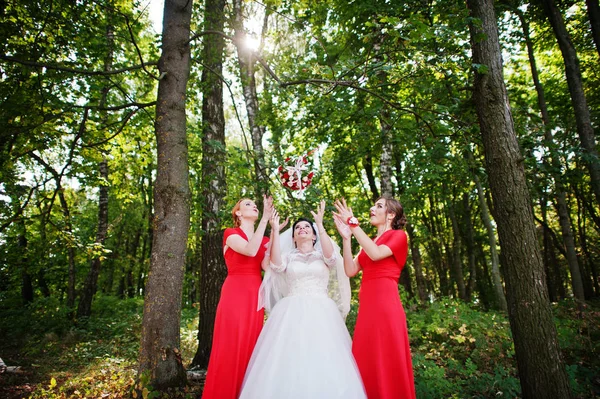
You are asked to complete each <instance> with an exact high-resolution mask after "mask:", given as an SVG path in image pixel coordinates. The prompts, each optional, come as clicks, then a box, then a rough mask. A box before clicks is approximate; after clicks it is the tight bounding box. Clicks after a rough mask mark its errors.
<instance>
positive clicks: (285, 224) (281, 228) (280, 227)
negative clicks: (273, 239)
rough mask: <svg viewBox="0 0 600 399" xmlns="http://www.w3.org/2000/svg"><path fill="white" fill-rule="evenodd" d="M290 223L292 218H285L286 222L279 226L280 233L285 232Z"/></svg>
mask: <svg viewBox="0 0 600 399" xmlns="http://www.w3.org/2000/svg"><path fill="white" fill-rule="evenodd" d="M289 221H290V217H289V216H288V217H286V218H285V220H284V221H283V223H281V224H280V225H279V231H281V230H283V228H284V227H285V226H287V224H288V222H289Z"/></svg>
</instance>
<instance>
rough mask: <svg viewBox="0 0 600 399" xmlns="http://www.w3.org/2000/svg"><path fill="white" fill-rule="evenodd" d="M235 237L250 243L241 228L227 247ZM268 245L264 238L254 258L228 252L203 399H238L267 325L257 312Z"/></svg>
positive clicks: (235, 230)
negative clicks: (261, 333)
mask: <svg viewBox="0 0 600 399" xmlns="http://www.w3.org/2000/svg"><path fill="white" fill-rule="evenodd" d="M232 234H238V235H240V236H241V237H242V238H244V239H245V240H247V239H248V238H247V237H246V234H245V233H244V231H243V230H242V229H240V228H239V227H238V228H229V229H226V230H225V233H224V235H223V246H225V242H226V241H227V237H229V236H230V235H232ZM268 241H269V239H268V238H267V237H264V238H263V241H262V244H261V246H260V248H259V250H258V253H257V254H256V256H254V257H249V256H245V255H242V254H240V253H238V252H235V251H234V250H233V249H231V248H228V249H227V251H226V252H225V263H226V264H227V278H226V279H225V282H224V283H223V288H221V299H220V300H219V305H218V306H217V315H216V318H215V330H214V334H213V342H212V350H211V353H210V360H209V362H208V370H207V374H206V383H205V384H204V392H203V393H202V398H203V399H213V398H214V399H237V397H238V396H239V394H240V390H241V386H242V382H243V380H244V374H245V373H246V367H247V366H248V362H249V361H250V356H252V351H253V350H254V345H255V344H256V340H257V339H258V336H259V335H260V331H261V329H262V326H263V321H264V309H261V310H260V311H257V310H256V308H257V304H258V289H259V287H260V283H261V277H260V272H261V266H260V265H261V262H262V260H263V258H264V256H265V250H266V248H265V246H266V244H267V242H268Z"/></svg>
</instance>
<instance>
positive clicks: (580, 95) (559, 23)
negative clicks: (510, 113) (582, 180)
mask: <svg viewBox="0 0 600 399" xmlns="http://www.w3.org/2000/svg"><path fill="white" fill-rule="evenodd" d="M542 6H543V7H544V11H545V13H546V15H547V17H548V19H549V20H550V24H551V25H552V29H553V30H554V35H555V36H556V39H557V41H558V46H559V47H560V51H561V52H562V55H563V59H564V62H565V76H566V78H567V85H568V86H569V93H570V94H571V102H572V104H573V111H574V112H575V121H576V122H577V133H579V140H580V142H581V147H582V149H583V152H584V156H583V157H582V158H583V159H582V161H583V162H584V164H585V165H586V167H587V169H588V170H589V173H590V181H591V185H592V190H593V192H594V195H595V196H596V205H598V204H600V159H599V158H598V151H597V149H596V139H595V137H594V128H593V126H592V119H591V115H590V109H589V107H588V104H587V100H586V98H585V92H584V90H583V81H582V78H581V70H580V69H579V58H578V57H577V52H576V51H575V47H574V46H573V43H572V41H571V37H570V36H569V32H568V31H567V27H566V26H565V22H564V20H563V17H562V14H561V13H560V10H559V9H558V7H557V6H556V4H555V3H554V0H542Z"/></svg>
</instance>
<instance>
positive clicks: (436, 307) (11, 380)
mask: <svg viewBox="0 0 600 399" xmlns="http://www.w3.org/2000/svg"><path fill="white" fill-rule="evenodd" d="M8 302H10V301H5V300H3V301H1V302H0V320H2V323H0V337H2V338H1V339H0V358H1V359H2V360H3V361H4V363H6V365H7V366H19V367H20V370H19V372H17V373H6V372H5V373H0V398H6V399H16V398H34V399H35V398H106V399H108V398H131V397H135V393H134V390H135V379H136V373H137V356H138V349H139V340H140V331H141V315H142V300H141V299H127V300H119V299H117V298H113V297H99V298H98V299H97V300H96V301H95V304H94V309H93V316H92V317H91V318H89V319H85V320H78V321H77V323H75V324H73V323H72V322H69V321H68V317H67V316H68V312H67V310H65V309H63V308H61V306H60V304H59V303H58V302H56V301H54V300H52V299H42V300H38V301H36V302H34V303H33V304H31V305H29V306H28V307H27V308H22V307H18V306H14V307H11V306H8V305H9V303H8ZM405 308H406V311H407V316H408V324H409V334H410V340H411V349H412V357H413V367H414V370H415V385H416V389H417V396H418V398H428V399H429V398H431V399H436V398H519V397H520V386H519V380H518V376H517V372H516V360H515V356H514V347H513V344H512V340H511V337H510V328H509V324H508V321H507V318H506V316H505V315H504V314H502V313H498V312H492V311H484V310H482V309H480V308H478V307H477V306H476V305H472V304H464V303H460V302H458V301H454V300H440V301H438V302H434V303H432V304H430V305H428V306H427V307H421V306H418V305H417V304H415V303H412V302H411V301H408V300H407V301H405ZM553 310H554V315H555V322H556V327H557V331H558V335H559V341H560V344H561V348H562V351H563V358H564V359H565V364H566V368H567V373H568V375H569V378H570V382H571V387H572V390H573V396H574V397H575V398H578V399H591V398H598V397H600V302H591V303H590V304H589V305H588V306H586V308H585V310H584V311H583V312H578V311H577V309H576V307H575V305H574V303H573V302H572V301H564V302H561V303H558V304H554V305H553ZM355 317H356V304H354V305H353V310H352V311H351V313H350V315H349V317H348V320H347V324H348V328H349V330H350V331H351V332H352V330H353V326H354V322H355ZM197 322H198V319H197V309H195V308H193V307H191V308H186V309H184V310H183V314H182V321H181V349H182V357H183V359H188V362H189V360H191V359H192V358H193V356H194V353H195V350H196V334H197ZM202 382H203V381H202V379H200V380H196V379H189V383H188V386H187V387H186V388H185V389H184V390H182V391H180V392H178V393H177V394H176V395H175V394H173V395H170V397H182V398H198V397H200V393H201V388H202ZM144 393H145V395H144V396H145V398H156V397H158V395H157V393H156V392H153V391H152V390H151V388H149V390H147V391H146V392H144Z"/></svg>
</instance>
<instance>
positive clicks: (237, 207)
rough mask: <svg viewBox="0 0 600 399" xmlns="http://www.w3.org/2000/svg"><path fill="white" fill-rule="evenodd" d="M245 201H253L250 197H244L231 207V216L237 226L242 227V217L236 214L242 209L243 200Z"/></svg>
mask: <svg viewBox="0 0 600 399" xmlns="http://www.w3.org/2000/svg"><path fill="white" fill-rule="evenodd" d="M244 201H252V200H251V199H250V198H242V199H241V200H239V201H238V202H236V203H235V206H234V207H233V208H232V209H231V217H232V218H233V225H234V226H235V227H240V226H241V224H242V221H241V219H240V217H239V216H238V215H236V212H237V211H239V210H240V208H241V207H242V202H244Z"/></svg>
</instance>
